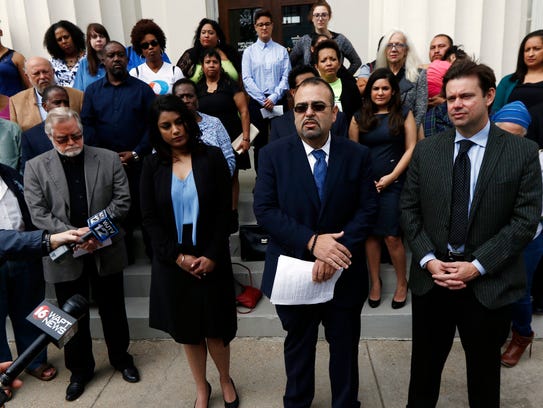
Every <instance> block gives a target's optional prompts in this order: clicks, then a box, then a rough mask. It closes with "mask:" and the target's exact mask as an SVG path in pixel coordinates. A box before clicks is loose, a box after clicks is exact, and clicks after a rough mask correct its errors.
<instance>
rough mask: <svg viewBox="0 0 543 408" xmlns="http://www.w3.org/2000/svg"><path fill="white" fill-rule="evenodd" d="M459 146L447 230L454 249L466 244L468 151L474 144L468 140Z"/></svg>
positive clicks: (468, 179) (469, 166)
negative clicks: (448, 227) (449, 221)
mask: <svg viewBox="0 0 543 408" xmlns="http://www.w3.org/2000/svg"><path fill="white" fill-rule="evenodd" d="M459 144H460V150H459V151H458V155H457V156H456V160H455V161H454V167H453V188H452V208H451V224H450V225H451V226H450V230H449V244H451V246H452V247H453V248H454V249H456V248H458V247H460V246H462V245H464V243H465V242H466V230H467V227H468V210H469V190H470V171H471V163H470V161H469V156H468V151H469V149H470V148H471V146H473V144H474V143H473V142H472V141H470V140H462V141H460V142H459Z"/></svg>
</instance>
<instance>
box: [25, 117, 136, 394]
mask: <svg viewBox="0 0 543 408" xmlns="http://www.w3.org/2000/svg"><path fill="white" fill-rule="evenodd" d="M45 131H46V133H47V135H48V136H49V139H50V140H51V142H52V144H53V147H54V149H52V150H49V151H48V152H45V153H43V154H41V155H40V156H38V157H35V158H34V159H32V160H30V161H29V162H28V163H26V169H25V178H24V180H25V199H26V202H27V203H28V207H29V210H30V214H31V216H32V221H33V222H34V224H35V225H36V226H37V227H38V228H42V229H47V230H48V231H51V232H60V231H64V230H66V229H68V228H78V231H81V232H86V231H88V227H87V219H88V218H89V217H91V216H92V215H94V214H96V213H97V212H99V211H101V210H106V211H107V213H108V214H109V216H110V217H112V218H113V219H114V220H115V221H116V223H117V220H119V219H122V218H123V217H125V216H126V214H127V213H128V209H129V207H130V193H129V188H128V180H127V178H126V174H125V172H124V170H123V168H122V164H121V161H120V159H119V156H118V155H117V154H116V153H114V152H111V151H109V150H105V149H100V148H96V147H91V146H85V145H84V144H83V127H82V125H81V121H80V119H79V115H78V114H77V113H76V112H75V111H73V110H71V109H69V108H55V109H52V110H51V111H50V112H49V114H48V115H47V119H46V120H45ZM117 225H118V223H117ZM121 231H122V230H121ZM111 240H112V242H111V245H109V246H104V247H103V248H99V246H98V243H97V241H96V240H95V239H90V240H89V241H87V242H85V243H82V244H79V246H80V247H81V248H82V249H84V250H87V251H89V252H93V251H95V250H96V252H95V253H90V254H85V255H82V256H80V257H77V258H76V257H73V256H71V255H69V256H68V257H67V258H66V259H64V260H63V262H61V263H54V262H52V261H51V259H49V258H48V257H46V258H44V259H43V265H44V274H45V280H46V281H47V282H49V283H53V284H54V285H55V292H56V296H57V300H58V303H59V305H60V306H62V305H63V304H64V303H65V302H66V300H68V299H69V298H70V297H72V296H73V295H74V294H76V293H79V294H81V295H82V296H84V297H85V298H86V299H89V292H90V288H92V293H93V297H94V300H95V301H96V303H97V305H98V310H99V313H100V317H101V320H102V327H103V329H104V337H105V340H106V344H107V348H108V356H109V361H110V363H111V365H112V366H113V367H114V368H115V369H116V370H118V371H120V372H121V373H122V377H123V379H124V380H125V381H128V382H137V381H139V373H138V370H137V369H136V367H135V366H134V361H133V358H132V356H131V355H130V354H129V353H128V347H129V341H130V338H129V330H128V321H127V317H126V310H125V304H124V289H123V268H124V266H125V265H126V257H125V256H123V255H124V254H125V248H124V241H123V239H122V234H118V235H116V236H114V237H112V239H111ZM64 357H65V363H66V367H67V368H68V369H69V370H70V371H71V373H72V374H71V377H70V384H69V385H68V388H67V389H66V400H68V401H73V400H75V399H77V398H79V396H80V395H81V394H82V393H83V391H84V390H85V385H86V384H87V383H88V382H89V381H90V380H91V378H92V377H93V375H94V366H95V362H94V357H93V354H92V341H91V334H90V328H89V316H88V315H86V316H84V317H83V318H82V320H80V321H79V331H78V332H77V333H76V335H75V336H74V338H73V339H72V341H70V343H69V344H67V345H66V347H65V349H64Z"/></svg>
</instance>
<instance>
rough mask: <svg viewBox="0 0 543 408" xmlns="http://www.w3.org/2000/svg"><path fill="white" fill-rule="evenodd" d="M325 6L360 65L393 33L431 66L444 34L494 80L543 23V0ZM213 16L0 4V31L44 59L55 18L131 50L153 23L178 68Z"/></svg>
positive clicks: (401, 0) (168, 9)
mask: <svg viewBox="0 0 543 408" xmlns="http://www.w3.org/2000/svg"><path fill="white" fill-rule="evenodd" d="M329 2H330V4H331V6H332V9H333V18H332V20H331V22H330V28H331V29H332V30H333V31H337V32H341V33H343V34H345V35H346V36H347V37H348V38H349V39H350V40H351V42H352V43H353V45H354V46H355V48H356V49H357V51H358V53H359V54H360V56H361V58H362V60H363V61H364V62H367V61H370V60H373V59H374V58H375V49H376V47H377V42H378V40H379V38H380V36H381V35H382V34H384V33H385V32H387V31H388V30H390V29H391V28H400V29H402V30H404V31H406V32H407V33H408V34H409V36H410V37H411V39H412V40H413V42H414V44H415V47H416V49H417V51H418V53H419V55H420V57H421V58H422V60H423V61H427V59H428V44H429V42H430V39H431V38H432V37H433V36H434V35H435V34H437V33H442V32H443V33H446V34H449V35H450V36H451V37H453V38H454V40H455V43H457V44H463V45H464V48H465V50H466V51H467V52H468V53H469V54H471V55H475V56H476V57H478V58H480V60H481V62H484V63H487V64H489V65H490V66H491V67H492V68H494V70H495V71H496V76H497V77H498V78H500V77H501V76H502V75H504V74H506V73H508V72H511V71H512V70H513V69H514V67H515V64H516V55H517V50H518V45H519V43H520V41H521V39H522V37H523V36H524V35H525V34H526V33H527V32H528V31H532V30H535V29H536V28H542V24H543V0H411V1H406V0H329ZM217 10H218V8H217V0H0V20H1V23H0V28H2V29H3V31H4V37H3V38H2V43H3V44H5V45H7V46H9V47H13V48H15V49H16V50H18V51H19V52H21V53H23V54H24V55H25V56H27V57H29V56H33V55H42V56H45V57H47V56H48V55H47V51H46V50H45V49H44V48H43V46H42V42H43V34H44V32H45V30H47V28H48V27H49V26H50V25H51V24H52V23H54V22H56V21H58V20H60V19H66V20H70V21H72V22H74V23H76V24H78V25H79V26H80V27H82V29H83V30H85V28H86V26H87V24H88V23H90V22H101V23H102V24H104V25H105V26H106V27H107V29H108V31H109V33H110V35H111V37H112V38H113V39H116V40H119V41H121V42H123V43H126V44H128V43H129V42H130V30H131V28H132V26H133V25H134V23H135V22H136V21H137V20H139V19H140V18H142V17H145V18H153V19H154V20H155V21H156V23H157V24H159V25H160V26H161V27H162V29H163V30H164V32H165V33H166V36H167V38H168V41H167V53H168V55H169V56H170V58H171V59H172V60H173V61H174V62H175V61H176V60H177V58H178V57H179V56H180V55H181V53H182V52H183V51H184V50H185V49H186V48H188V47H190V45H191V42H192V38H193V35H194V30H195V28H196V25H197V24H198V21H199V20H200V19H201V18H202V17H204V16H208V17H211V18H217V13H218V11H217ZM530 15H531V20H530V21H528V16H530Z"/></svg>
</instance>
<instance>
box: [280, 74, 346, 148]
mask: <svg viewBox="0 0 543 408" xmlns="http://www.w3.org/2000/svg"><path fill="white" fill-rule="evenodd" d="M318 76H319V72H318V71H317V70H316V69H315V67H313V66H311V65H298V66H297V67H294V68H292V70H291V71H290V72H289V74H288V86H289V88H290V89H289V93H290V97H291V99H292V100H294V95H295V94H296V89H298V85H300V84H301V83H302V82H303V81H304V80H306V79H307V78H313V77H318ZM270 125H271V127H270V142H273V141H274V140H277V139H280V138H282V137H284V136H289V135H292V134H294V135H296V133H295V130H296V127H295V126H294V111H293V110H292V109H290V110H288V111H286V112H285V113H283V114H282V115H281V116H278V117H276V118H273V119H272V120H271V121H270ZM330 130H331V131H332V134H333V135H335V136H341V137H345V138H347V137H349V124H348V123H347V118H346V117H345V114H344V113H343V112H340V111H338V112H337V115H336V120H335V122H334V124H333V125H332V129H330Z"/></svg>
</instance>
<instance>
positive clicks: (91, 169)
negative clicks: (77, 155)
mask: <svg viewBox="0 0 543 408" xmlns="http://www.w3.org/2000/svg"><path fill="white" fill-rule="evenodd" d="M89 150H90V149H89V148H88V147H87V146H85V147H84V148H83V152H84V154H85V164H84V166H85V189H86V191H87V205H88V207H89V215H91V212H92V211H90V209H91V208H92V197H94V187H95V186H96V184H98V183H97V182H96V177H97V176H98V168H99V167H100V159H99V158H98V156H97V155H96V154H95V153H94V152H92V151H89Z"/></svg>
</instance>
